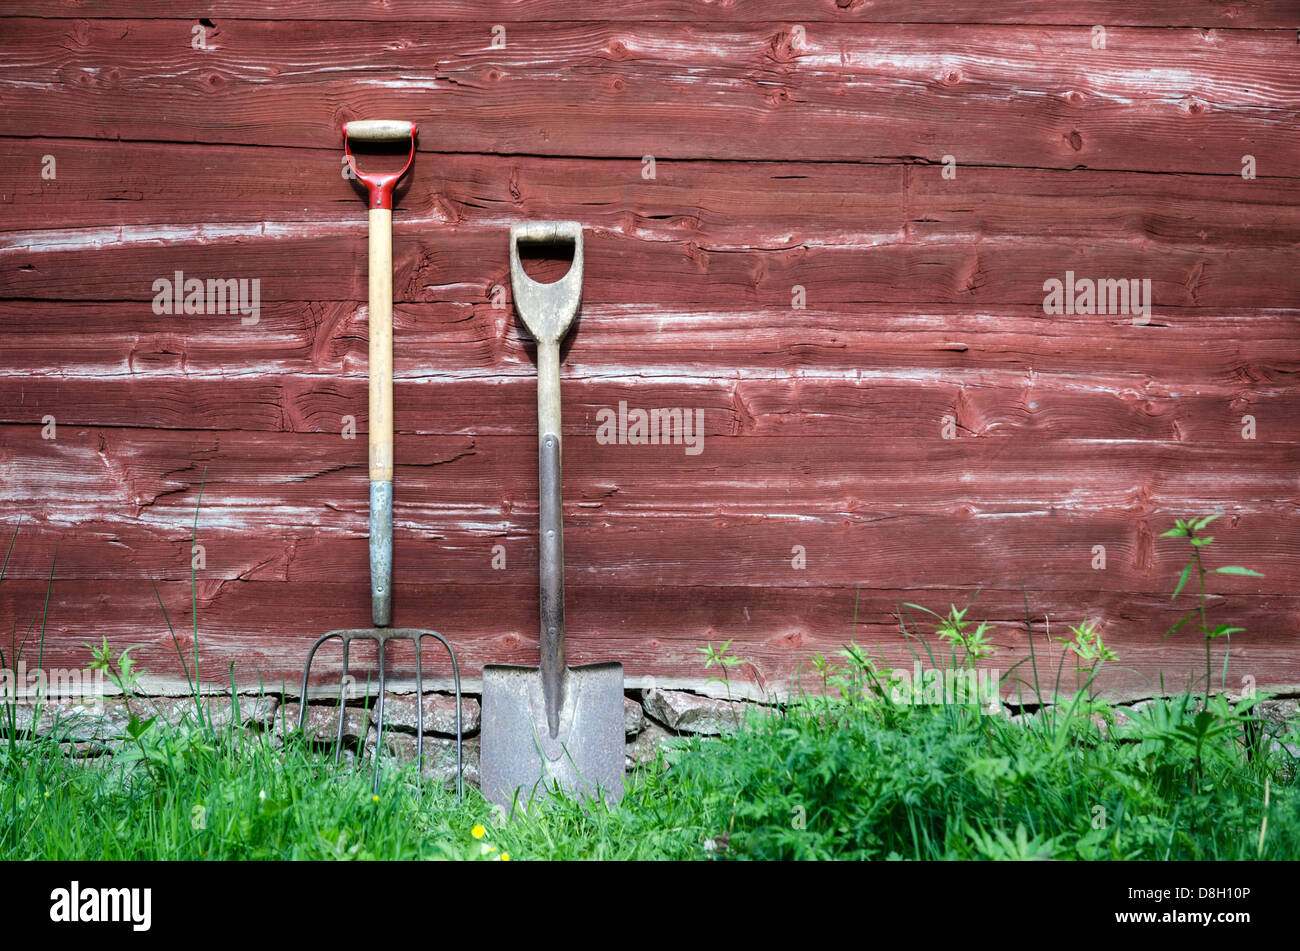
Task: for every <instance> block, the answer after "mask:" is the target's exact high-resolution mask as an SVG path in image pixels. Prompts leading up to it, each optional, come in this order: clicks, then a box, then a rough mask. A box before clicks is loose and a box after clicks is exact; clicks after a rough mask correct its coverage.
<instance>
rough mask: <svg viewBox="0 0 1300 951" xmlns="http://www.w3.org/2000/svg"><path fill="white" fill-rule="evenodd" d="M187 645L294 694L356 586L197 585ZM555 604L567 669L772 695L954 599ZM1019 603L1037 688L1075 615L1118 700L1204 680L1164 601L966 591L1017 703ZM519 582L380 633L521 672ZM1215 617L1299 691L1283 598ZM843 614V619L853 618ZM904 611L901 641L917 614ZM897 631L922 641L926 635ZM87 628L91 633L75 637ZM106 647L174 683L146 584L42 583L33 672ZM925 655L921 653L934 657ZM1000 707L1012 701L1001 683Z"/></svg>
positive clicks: (638, 593)
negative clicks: (717, 684) (720, 653)
mask: <svg viewBox="0 0 1300 951" xmlns="http://www.w3.org/2000/svg"><path fill="white" fill-rule="evenodd" d="M159 590H160V593H161V596H162V600H163V603H164V604H165V605H166V607H167V612H168V616H169V617H170V620H171V624H172V626H173V628H174V629H175V631H176V633H177V635H178V637H179V638H180V639H181V641H182V646H183V649H184V650H185V651H186V655H187V657H188V656H189V652H190V651H192V645H191V641H190V638H191V637H192V629H193V616H192V614H191V613H190V604H191V602H190V598H191V589H190V584H189V583H188V581H184V582H182V581H178V582H162V583H160V584H159ZM198 594H199V649H200V658H201V662H202V670H203V673H204V679H205V680H208V681H210V682H212V683H223V682H224V683H229V678H230V671H231V666H232V665H233V668H234V671H233V672H234V677H235V680H236V682H237V683H238V684H240V685H241V686H243V687H248V688H257V686H258V684H259V682H261V683H264V684H265V685H266V688H267V689H268V690H278V689H279V688H280V686H281V684H282V682H283V683H284V684H285V685H286V686H287V687H288V688H289V689H290V690H296V689H297V683H296V682H297V680H298V678H299V677H301V665H302V663H303V660H304V659H305V655H306V651H307V647H308V646H309V645H310V643H311V641H312V640H313V639H314V638H315V637H317V636H319V635H320V634H322V633H324V632H325V631H327V630H331V629H333V628H337V627H364V626H367V625H368V624H369V622H370V621H369V605H368V601H367V598H368V588H367V585H366V583H365V582H364V580H363V581H361V582H359V583H349V584H320V583H309V584H304V585H302V586H298V587H296V588H295V589H294V592H293V595H292V597H290V596H288V592H286V590H285V586H284V585H278V584H268V583H265V582H248V581H226V582H220V583H214V582H206V581H202V580H200V582H199V589H198ZM566 594H567V596H568V611H567V619H568V635H569V636H568V643H569V655H570V657H571V658H572V660H573V662H575V663H586V662H594V661H602V660H611V659H617V660H621V661H622V662H623V664H624V666H625V670H626V674H627V676H628V678H629V683H631V684H634V685H643V684H645V683H647V682H651V681H649V680H648V678H653V682H658V683H664V682H668V683H672V682H673V681H674V680H688V681H690V682H692V683H694V684H696V685H698V684H701V683H702V682H703V680H704V678H705V677H706V676H707V675H708V672H706V671H704V670H703V668H702V666H701V662H700V655H699V654H698V652H697V651H696V648H697V647H701V646H703V645H704V644H705V643H707V642H713V643H715V644H716V643H720V642H722V641H725V640H729V639H730V640H732V645H731V650H732V652H733V653H734V654H735V655H736V656H738V657H742V658H746V659H748V660H750V661H751V662H752V663H751V664H746V665H744V666H742V667H740V668H737V669H735V670H734V671H733V672H732V675H733V678H734V689H736V690H737V691H738V692H750V691H755V692H761V691H762V690H764V689H766V690H776V689H786V688H788V687H790V686H793V685H796V684H797V683H799V682H800V680H802V682H803V683H805V684H809V683H810V682H811V683H813V684H815V676H816V675H815V674H814V672H813V671H812V668H811V664H810V661H809V658H810V657H811V655H812V654H813V653H822V654H824V655H826V656H828V657H832V658H833V656H834V655H835V652H836V651H838V650H839V648H840V647H841V645H843V644H845V643H847V642H848V641H850V640H853V641H856V642H857V643H858V644H860V645H862V646H865V647H867V648H868V649H870V650H871V651H872V653H879V654H880V655H881V656H883V658H884V660H885V662H886V663H887V664H888V665H890V666H898V667H905V668H907V669H909V670H910V669H911V668H912V663H913V657H914V654H913V652H914V651H915V652H919V654H920V656H921V657H922V658H923V659H925V660H926V665H927V666H928V658H926V655H925V652H924V648H923V647H922V646H921V645H920V644H919V643H918V642H916V641H909V640H906V639H904V638H902V637H900V636H899V633H898V618H899V613H900V609H901V605H903V604H904V603H906V602H917V603H921V604H924V605H926V606H927V607H931V608H932V609H934V610H938V611H944V610H946V607H947V603H949V599H950V598H951V600H953V601H956V603H958V604H959V605H965V604H966V603H967V602H968V601H969V600H970V598H971V594H972V592H971V591H970V590H954V591H945V590H938V589H927V590H919V591H918V590H909V589H897V588H892V589H889V588H887V589H873V588H871V587H870V586H867V585H864V586H862V588H861V590H860V591H859V590H857V589H856V588H855V587H822V588H816V587H810V588H799V589H791V588H764V587H749V586H745V587H739V588H737V587H699V586H693V587H687V588H673V587H655V586H642V587H618V586H615V587H607V586H601V585H589V584H584V583H580V581H579V579H576V578H575V579H573V580H571V582H570V583H569V585H567V586H566ZM1026 597H1027V599H1028V601H1029V610H1030V612H1031V617H1032V621H1033V624H1034V640H1035V653H1036V655H1037V660H1038V664H1039V672H1040V678H1041V680H1042V682H1043V685H1044V689H1046V690H1050V688H1051V684H1052V683H1053V682H1054V681H1055V678H1056V671H1057V666H1058V664H1059V663H1060V660H1061V648H1060V646H1059V645H1057V644H1054V643H1049V641H1048V640H1047V638H1046V637H1045V635H1050V636H1052V637H1056V636H1068V631H1067V628H1068V626H1069V625H1071V624H1077V623H1079V622H1080V621H1082V620H1085V619H1093V620H1095V621H1097V622H1098V623H1099V625H1100V626H1101V628H1102V630H1103V636H1104V637H1105V639H1106V642H1107V643H1108V644H1109V645H1111V646H1113V647H1114V648H1115V649H1116V650H1117V652H1118V653H1119V655H1120V661H1119V662H1118V663H1116V664H1113V665H1111V666H1110V668H1109V669H1108V674H1107V676H1106V678H1105V681H1104V683H1105V684H1106V685H1107V686H1109V688H1110V689H1112V690H1115V691H1117V692H1119V693H1122V694H1127V695H1130V696H1138V695H1150V694H1151V693H1158V692H1160V689H1161V675H1162V674H1163V682H1164V687H1165V689H1166V690H1176V689H1179V688H1180V687H1182V686H1183V685H1184V684H1185V683H1186V682H1187V678H1188V677H1196V676H1199V675H1200V671H1203V669H1204V667H1203V664H1204V654H1203V647H1202V646H1201V645H1200V644H1199V643H1198V642H1197V641H1196V639H1195V638H1194V637H1191V636H1188V637H1182V636H1179V635H1175V636H1174V637H1171V638H1162V637H1161V636H1160V635H1161V634H1162V633H1163V632H1164V631H1165V630H1166V629H1167V628H1168V627H1169V626H1170V625H1171V624H1173V623H1174V622H1175V621H1176V620H1177V619H1178V617H1179V615H1180V612H1179V610H1178V607H1177V606H1175V605H1172V604H1171V603H1170V601H1169V598H1168V596H1167V595H1132V594H1123V593H1112V592H1099V591H1095V590H1092V589H1084V590H1079V591H1054V592H1039V591H1036V590H1035V589H1034V588H1033V587H1032V586H1030V587H1029V588H1028V591H1027V595H1026V594H1022V592H1021V591H1020V590H1018V589H1017V590H1005V589H999V588H992V589H986V590H983V591H981V592H979V595H978V597H977V598H976V599H975V601H974V606H973V607H972V608H971V612H970V616H971V617H978V618H982V619H989V620H991V621H993V622H995V623H994V629H993V632H992V641H993V643H994V644H996V645H997V646H998V648H999V653H998V654H997V655H996V657H995V659H994V661H993V662H992V663H991V664H990V666H993V665H996V666H997V667H998V668H999V669H1000V670H1001V671H1002V672H1004V673H1005V672H1008V671H1010V670H1011V669H1012V667H1013V665H1014V664H1015V663H1016V662H1017V661H1020V660H1025V661H1026V663H1024V664H1023V665H1022V666H1021V667H1020V668H1017V673H1019V674H1022V675H1023V676H1024V678H1025V680H1026V681H1027V682H1028V684H1029V686H1027V687H1026V688H1025V692H1026V695H1027V696H1032V694H1033V690H1032V672H1031V669H1030V665H1029V664H1028V637H1027V635H1026V633H1025V621H1024V616H1025V615H1024V608H1023V599H1025V598H1026ZM44 599H45V585H44V583H43V582H41V581H17V582H14V583H12V584H11V583H10V582H9V581H6V582H5V584H4V585H3V586H0V615H4V616H12V617H15V618H17V619H19V620H20V621H22V622H23V628H24V629H25V627H26V624H27V623H30V622H31V621H32V620H33V619H35V622H36V628H37V629H39V624H40V621H39V619H40V616H41V611H42V607H43V604H44ZM536 599H537V588H536V584H535V583H530V584H518V585H511V586H499V587H494V588H493V589H492V591H491V596H490V597H485V596H484V593H483V588H482V587H480V586H475V585H460V586H454V585H453V586H438V587H427V586H419V585H414V586H413V585H398V586H397V589H396V591H395V594H394V604H395V611H396V619H397V620H398V621H400V623H402V624H409V625H413V626H417V625H418V626H429V627H432V628H434V629H437V630H440V631H441V632H442V633H444V634H445V635H446V636H447V637H448V638H449V639H450V640H451V641H452V644H453V645H454V646H455V648H456V650H457V653H458V654H459V656H460V660H461V666H462V672H463V674H464V676H465V677H466V678H467V680H469V681H470V682H471V683H472V681H473V680H474V679H475V678H477V677H478V674H479V671H480V669H481V667H482V665H483V664H485V663H518V664H536V663H537V653H536V651H537V647H536V643H537V642H536V623H537V622H536V610H537V602H536ZM1214 600H1215V607H1214V611H1215V616H1216V617H1222V618H1226V619H1231V620H1232V622H1233V623H1234V624H1235V625H1237V626H1243V627H1245V628H1246V629H1247V630H1246V633H1245V634H1239V635H1235V636H1234V637H1233V638H1232V643H1231V652H1232V655H1231V663H1230V668H1229V685H1230V686H1238V685H1239V683H1240V678H1241V677H1243V676H1245V675H1250V676H1252V677H1254V678H1255V679H1256V681H1257V682H1258V684H1259V685H1260V686H1262V687H1266V686H1269V685H1272V684H1292V685H1295V684H1298V683H1300V661H1298V660H1297V658H1296V653H1295V651H1294V639H1295V635H1296V632H1295V624H1294V619H1295V618H1296V617H1297V615H1300V599H1298V598H1295V597H1290V596H1270V597H1267V598H1247V597H1242V596H1238V595H1228V596H1226V597H1223V598H1215V599H1214ZM855 603H856V606H857V611H856V615H857V617H856V622H855V620H854V608H855ZM901 610H903V611H904V612H906V616H907V618H908V623H909V629H912V628H913V623H912V622H913V621H915V620H917V619H918V618H924V615H922V614H920V612H912V611H910V610H909V609H901ZM915 629H917V630H919V631H920V632H921V633H923V634H925V635H926V636H927V637H930V638H931V639H933V635H932V633H931V632H932V626H931V625H929V624H926V623H919V624H916V625H915ZM89 632H93V634H91V633H89ZM101 634H102V636H104V637H107V638H108V639H109V642H110V643H111V644H113V645H114V646H115V647H118V648H119V649H120V648H121V647H126V646H130V645H132V644H138V645H140V648H139V649H138V650H137V651H136V652H135V653H133V655H132V656H133V657H136V658H137V660H138V662H139V663H141V664H143V667H144V669H145V672H146V679H149V680H151V681H153V682H157V678H161V679H165V680H167V681H169V682H170V683H171V684H172V685H173V686H176V685H178V684H179V685H180V686H181V687H183V685H184V679H183V675H182V672H181V670H180V663H179V661H178V659H177V650H176V645H175V642H174V641H173V639H172V636H171V634H170V633H169V632H168V629H167V626H166V624H165V623H164V621H163V613H162V610H161V609H160V607H159V605H158V601H157V600H156V599H155V596H154V591H153V589H152V587H151V586H150V585H149V584H148V583H147V582H141V583H137V584H129V585H124V584H122V583H120V582H97V583H96V582H79V583H78V584H77V585H76V586H75V587H73V586H72V585H71V584H67V583H60V582H58V581H56V582H55V585H54V587H53V590H52V593H51V597H50V613H49V625H48V630H47V635H46V640H45V645H44V648H45V660H46V666H47V667H84V666H85V665H86V664H87V663H88V662H89V659H90V657H89V651H88V650H87V649H86V648H85V646H84V645H85V644H86V642H87V641H90V640H98V637H99V636H100V635H101ZM35 646H36V642H35V641H29V642H28V649H27V651H26V652H25V655H30V656H29V663H30V662H31V659H32V658H34V656H35V655H34V653H33V651H34V650H35ZM942 646H943V645H942V644H941V643H939V642H937V641H936V642H935V643H934V647H935V649H936V653H938V652H940V651H941V650H942ZM1225 646H1226V644H1225V643H1224V642H1222V641H1221V642H1218V643H1216V645H1215V663H1216V671H1215V678H1216V684H1217V681H1218V677H1219V672H1220V670H1221V669H1222V666H1221V665H1222V654H1221V653H1220V651H1221V650H1222V649H1223V648H1224V647H1225ZM4 649H5V651H6V657H9V656H12V651H11V650H10V648H9V645H7V644H6V645H4ZM354 662H355V663H356V664H357V665H358V667H357V670H358V673H359V676H361V677H362V678H363V679H364V677H365V673H366V669H367V668H366V664H367V663H370V664H373V658H372V657H371V655H368V654H365V653H362V652H361V650H360V649H358V652H357V656H355V657H354ZM337 664H338V657H337V652H336V653H335V654H327V653H322V656H321V667H320V668H319V669H318V676H319V680H318V681H317V682H319V683H322V684H323V683H325V682H328V679H329V674H330V672H331V671H333V672H334V673H335V675H337V670H338V667H337ZM393 666H394V667H395V668H396V670H395V676H397V677H399V678H400V677H409V676H410V660H409V652H403V649H402V648H401V647H395V648H394V650H393ZM1071 673H1072V672H1071V665H1070V663H1069V662H1068V660H1067V662H1066V664H1065V669H1064V678H1063V684H1064V685H1067V686H1068V685H1070V683H1071V681H1070V677H1071ZM426 674H427V675H430V676H443V677H445V676H446V662H445V659H444V658H442V657H439V656H436V655H435V654H433V653H432V652H431V653H430V659H429V660H428V661H427V666H426ZM1007 692H1008V693H1014V687H1013V686H1011V685H1008V691H1007Z"/></svg>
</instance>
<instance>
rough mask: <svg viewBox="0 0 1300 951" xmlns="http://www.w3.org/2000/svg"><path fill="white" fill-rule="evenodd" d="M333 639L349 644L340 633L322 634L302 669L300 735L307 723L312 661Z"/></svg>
mask: <svg viewBox="0 0 1300 951" xmlns="http://www.w3.org/2000/svg"><path fill="white" fill-rule="evenodd" d="M331 637H337V638H339V639H341V640H342V641H343V642H344V643H345V644H346V643H347V638H345V637H343V635H342V634H340V633H339V632H338V631H330V632H329V633H328V634H322V635H321V636H320V637H318V638H316V643H314V644H312V645H311V650H309V651H308V652H307V663H306V665H305V666H304V667H303V668H302V690H301V691H299V693H298V699H299V701H300V702H299V704H298V732H299V733H301V732H302V728H303V726H304V725H305V724H306V722H307V678H308V677H309V676H310V675H311V662H312V659H313V658H314V657H315V656H316V651H317V650H319V649H320V646H321V645H322V644H324V643H325V642H326V641H328V640H329V639H330V638H331Z"/></svg>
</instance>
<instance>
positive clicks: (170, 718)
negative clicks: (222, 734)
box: [145, 695, 280, 730]
mask: <svg viewBox="0 0 1300 951" xmlns="http://www.w3.org/2000/svg"><path fill="white" fill-rule="evenodd" d="M199 702H200V703H201V704H202V705H203V709H204V718H205V719H204V722H205V723H206V722H208V720H210V721H211V723H212V726H213V728H215V729H218V730H223V729H226V728H228V727H229V726H231V725H232V724H233V723H234V720H235V704H234V702H233V701H232V700H231V698H230V697H228V696H203V697H200V698H199ZM145 706H146V708H147V711H148V712H149V715H150V716H152V715H153V712H154V709H155V706H156V708H157V709H156V712H157V714H158V716H159V717H160V718H162V720H163V721H165V722H166V723H168V724H170V725H171V726H181V725H182V724H188V725H189V726H196V725H198V723H199V713H198V710H197V709H195V704H194V698H193V697H158V698H157V699H155V700H154V701H153V703H148V702H147V701H146V702H145ZM279 706H280V698H279V697H275V696H270V695H263V696H256V697H240V698H239V723H240V725H241V726H243V725H248V724H256V725H258V726H261V727H267V726H269V725H270V724H271V722H272V720H274V719H275V712H276V710H277V709H279Z"/></svg>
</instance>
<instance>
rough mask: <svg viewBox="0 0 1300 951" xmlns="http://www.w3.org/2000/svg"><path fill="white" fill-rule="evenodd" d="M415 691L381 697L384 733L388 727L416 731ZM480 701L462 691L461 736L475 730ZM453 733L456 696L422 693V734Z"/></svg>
mask: <svg viewBox="0 0 1300 951" xmlns="http://www.w3.org/2000/svg"><path fill="white" fill-rule="evenodd" d="M415 713H416V710H415V694H413V693H409V694H388V695H387V696H386V697H385V698H384V732H385V733H387V732H388V729H389V727H393V728H395V729H397V730H406V731H409V732H411V733H414V732H415V726H416V724H415V719H416V718H415ZM479 713H480V711H479V702H478V701H477V700H476V699H474V698H473V697H467V696H465V695H464V694H461V698H460V719H461V731H462V733H463V735H465V736H470V735H471V734H474V733H477V732H478V728H479ZM431 733H436V734H438V735H440V736H449V737H452V738H453V739H454V738H455V736H456V698H455V697H454V696H449V695H447V694H443V693H427V694H425V695H424V735H425V736H428V735H429V734H431Z"/></svg>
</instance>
